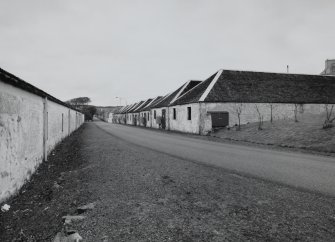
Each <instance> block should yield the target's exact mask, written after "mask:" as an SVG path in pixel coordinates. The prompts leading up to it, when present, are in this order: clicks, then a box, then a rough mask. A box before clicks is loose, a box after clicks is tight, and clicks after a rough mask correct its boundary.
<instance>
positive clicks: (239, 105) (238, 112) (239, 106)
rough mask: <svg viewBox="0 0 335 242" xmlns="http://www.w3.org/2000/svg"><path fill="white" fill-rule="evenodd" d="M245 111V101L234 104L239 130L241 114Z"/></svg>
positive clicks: (239, 128)
mask: <svg viewBox="0 0 335 242" xmlns="http://www.w3.org/2000/svg"><path fill="white" fill-rule="evenodd" d="M242 111H243V103H235V104H234V114H235V115H236V117H237V119H238V126H237V130H241V114H242Z"/></svg>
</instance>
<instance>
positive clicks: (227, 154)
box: [95, 122, 335, 196]
mask: <svg viewBox="0 0 335 242" xmlns="http://www.w3.org/2000/svg"><path fill="white" fill-rule="evenodd" d="M95 124H96V125H97V126H98V127H100V128H101V129H103V130H104V131H106V132H108V133H110V134H112V135H114V136H116V137H119V138H121V139H123V140H126V141H128V142H131V143H134V144H137V145H140V146H143V147H147V148H150V149H152V150H156V151H159V152H164V153H166V154H170V155H173V156H176V157H180V158H183V159H187V160H192V161H196V162H200V163H205V164H210V165H215V166H220V167H223V168H225V169H229V170H231V171H234V172H240V173H245V174H249V175H252V176H256V177H260V178H263V179H267V180H271V181H274V182H279V183H283V184H287V185H290V186H295V187H300V188H304V189H308V190H312V191H317V192H321V193H324V194H328V195H332V196H334V195H335V159H334V158H332V157H325V156H317V155H310V154H301V153H293V152H285V151H277V150H269V149H261V148H258V147H250V146H242V145H236V144H229V143H219V142H212V141H207V140H201V139H195V138H192V137H189V136H182V135H179V134H173V133H171V134H167V133H164V132H156V131H153V130H150V129H141V128H136V127H132V126H124V125H117V124H110V123H103V122H95Z"/></svg>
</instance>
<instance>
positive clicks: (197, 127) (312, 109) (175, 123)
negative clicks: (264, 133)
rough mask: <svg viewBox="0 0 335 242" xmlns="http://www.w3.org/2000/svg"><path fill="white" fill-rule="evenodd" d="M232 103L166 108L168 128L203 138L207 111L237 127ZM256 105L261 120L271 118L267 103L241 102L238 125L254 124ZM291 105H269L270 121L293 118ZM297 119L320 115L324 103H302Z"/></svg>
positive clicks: (208, 116)
mask: <svg viewBox="0 0 335 242" xmlns="http://www.w3.org/2000/svg"><path fill="white" fill-rule="evenodd" d="M236 105H239V104H236V103H193V104H187V105H179V106H171V107H169V112H168V114H169V116H168V117H169V129H170V130H176V131H181V132H186V133H194V134H202V135H205V134H207V133H208V132H210V131H211V130H212V119H211V114H210V111H225V112H228V113H229V126H234V125H236V124H238V118H237V114H236ZM256 105H257V107H258V109H259V110H260V113H261V114H262V116H263V120H264V121H268V120H270V119H271V108H270V104H267V103H257V104H256V103H244V104H242V113H241V124H246V123H252V122H257V121H258V114H257V112H256ZM187 107H191V110H192V120H187ZM173 108H176V112H177V119H176V120H174V119H173ZM294 109H295V106H294V104H278V103H276V104H273V111H272V117H273V120H279V119H293V118H294ZM298 111H299V112H298V119H303V118H304V116H305V115H306V116H307V115H308V114H322V113H324V104H304V105H303V108H302V109H301V108H300V107H299V108H298Z"/></svg>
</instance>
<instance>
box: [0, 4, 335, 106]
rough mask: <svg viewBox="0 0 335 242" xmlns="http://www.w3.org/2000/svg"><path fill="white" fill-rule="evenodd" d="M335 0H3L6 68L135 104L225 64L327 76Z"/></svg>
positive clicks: (334, 39) (2, 60)
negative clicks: (325, 73) (287, 67)
mask: <svg viewBox="0 0 335 242" xmlns="http://www.w3.org/2000/svg"><path fill="white" fill-rule="evenodd" d="M334 20H335V1H334V0H280V1H279V0H275V1H274V0H238V1H236V0H234V1H233V0H231V1H224V0H218V1H214V0H202V1H200V0H199V1H197V0H161V1H159V0H139V1H136V0H120V1H114V0H105V1H103V0H76V1H75V0H63V1H60V0H39V1H37V0H29V1H26V0H21V1H17V0H1V1H0V30H1V31H0V53H1V54H0V67H1V68H3V69H5V70H7V71H9V72H11V73H13V74H14V75H17V76H19V77H21V78H22V79H23V80H25V81H27V82H30V83H31V84H33V85H35V86H37V87H39V88H41V89H42V90H44V91H46V92H48V93H49V94H51V95H54V96H55V97H57V98H59V99H61V100H63V101H65V100H68V99H70V98H74V97H78V96H88V97H90V98H91V99H92V101H93V102H92V103H93V104H95V105H116V104H118V103H119V100H117V99H116V98H115V97H122V98H123V99H122V104H124V103H125V99H126V100H127V102H128V104H129V103H131V102H135V101H138V100H142V99H146V98H149V97H154V96H157V95H165V94H167V93H168V92H170V91H174V90H175V89H176V88H178V87H179V86H180V85H182V84H183V83H184V82H185V81H187V80H190V79H196V80H202V79H205V78H207V77H209V76H210V75H211V74H213V73H214V72H215V71H217V70H218V69H221V68H223V69H238V70H254V71H268V72H286V65H290V71H291V72H294V73H308V74H319V73H320V72H321V71H322V70H323V69H324V61H325V59H327V58H328V59H331V58H335V47H334V46H335V29H334Z"/></svg>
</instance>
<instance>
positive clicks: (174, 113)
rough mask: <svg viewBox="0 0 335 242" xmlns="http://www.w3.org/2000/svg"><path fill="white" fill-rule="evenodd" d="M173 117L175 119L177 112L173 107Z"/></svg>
mask: <svg viewBox="0 0 335 242" xmlns="http://www.w3.org/2000/svg"><path fill="white" fill-rule="evenodd" d="M173 119H177V112H176V109H175V108H174V109H173Z"/></svg>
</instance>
